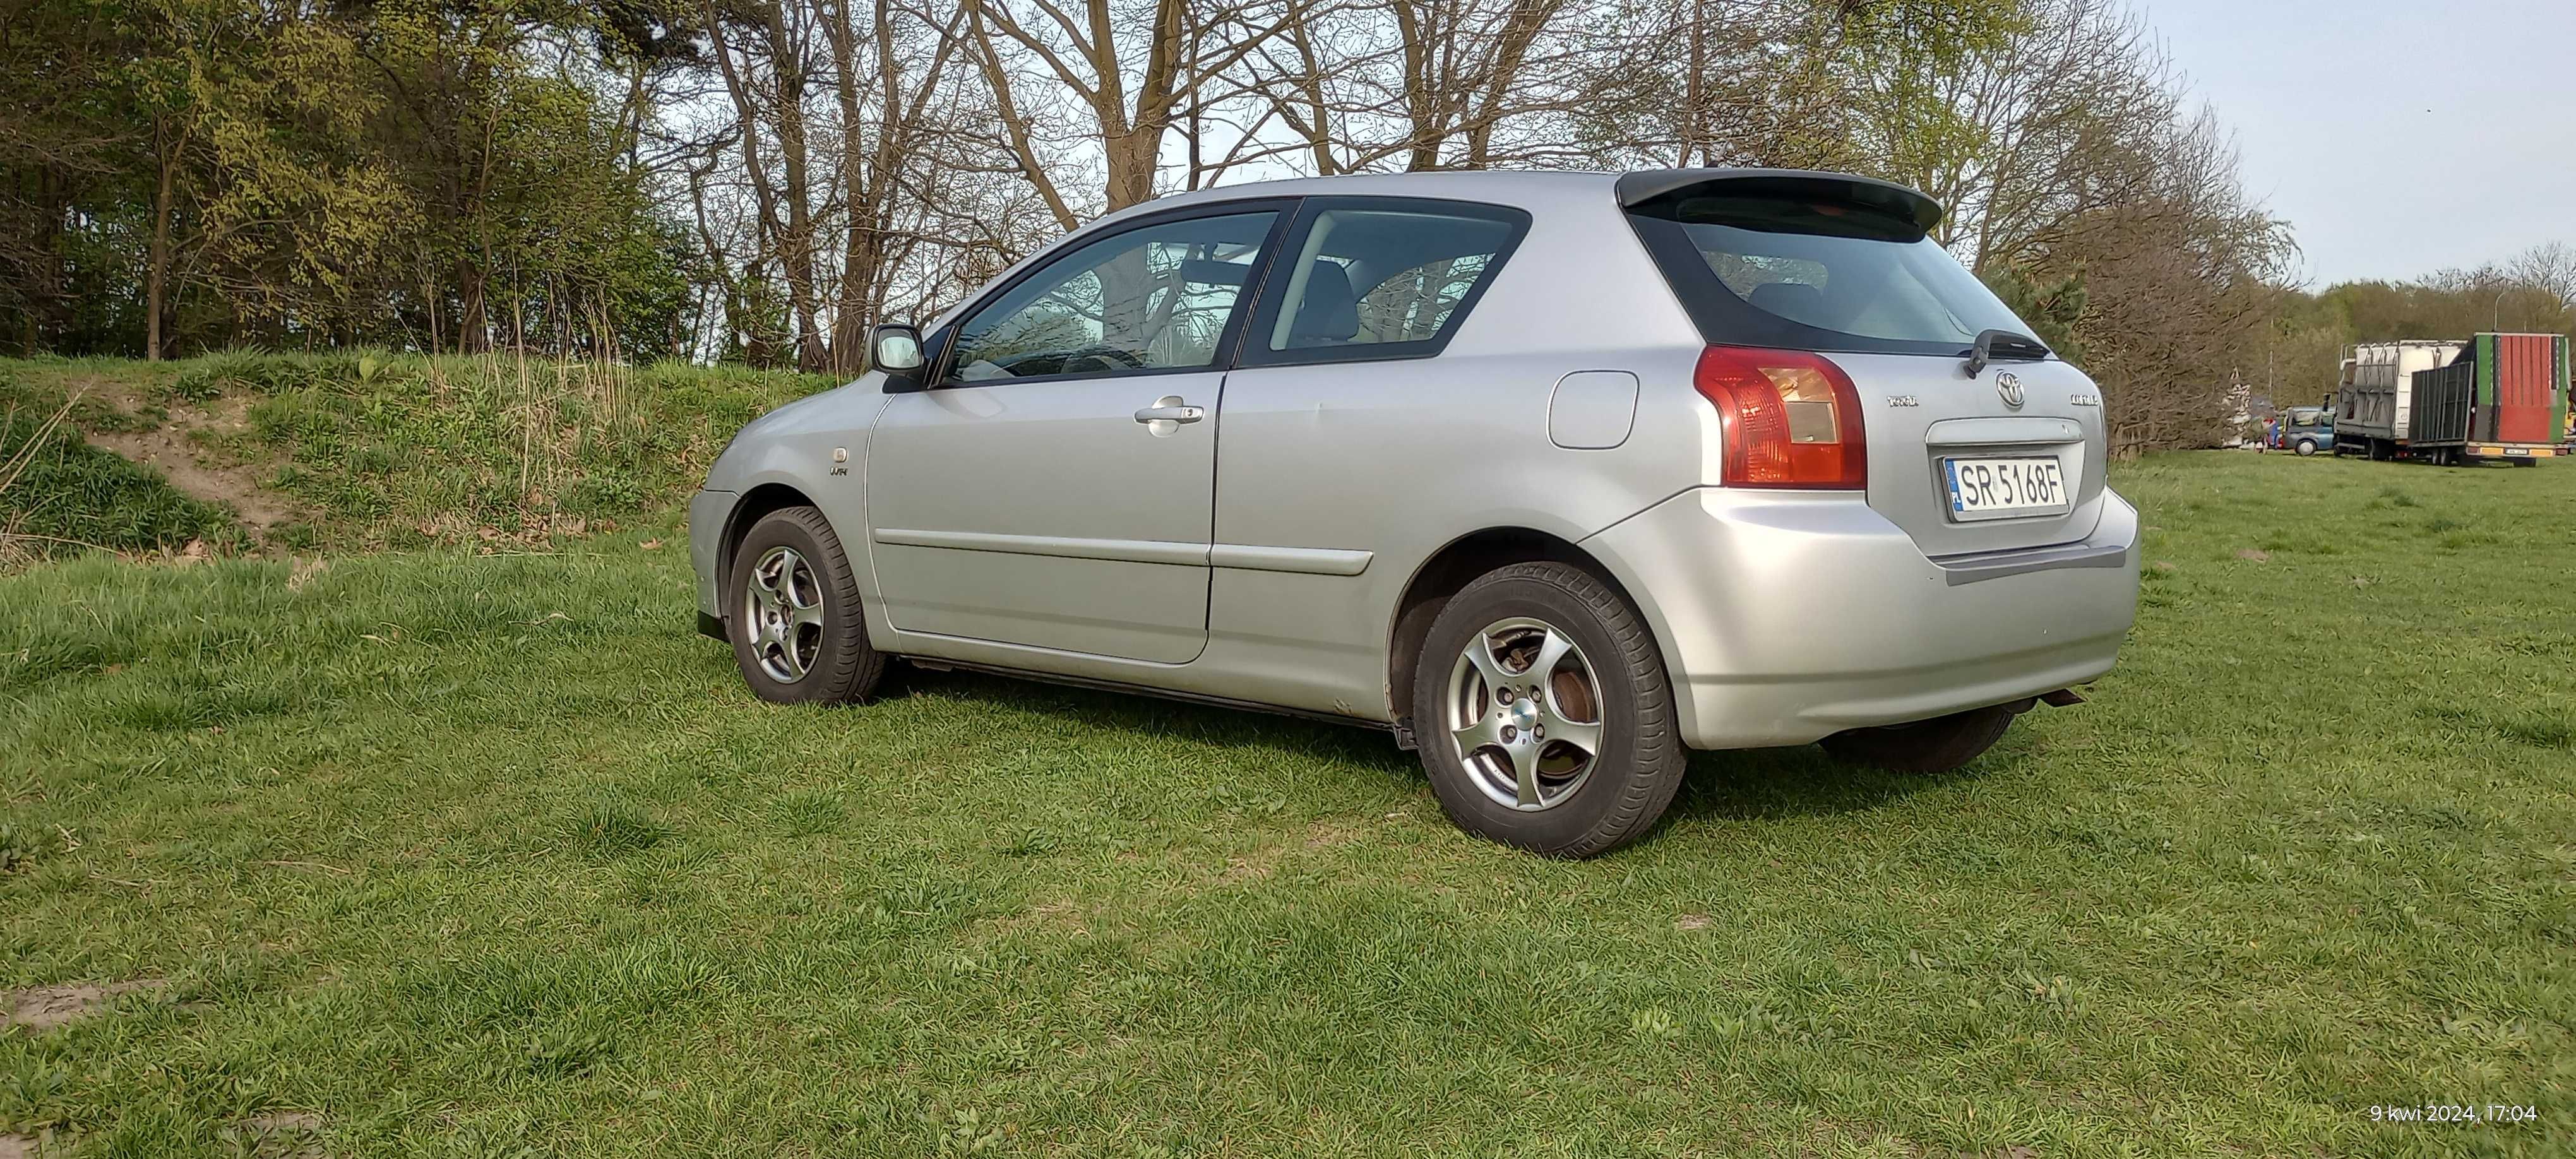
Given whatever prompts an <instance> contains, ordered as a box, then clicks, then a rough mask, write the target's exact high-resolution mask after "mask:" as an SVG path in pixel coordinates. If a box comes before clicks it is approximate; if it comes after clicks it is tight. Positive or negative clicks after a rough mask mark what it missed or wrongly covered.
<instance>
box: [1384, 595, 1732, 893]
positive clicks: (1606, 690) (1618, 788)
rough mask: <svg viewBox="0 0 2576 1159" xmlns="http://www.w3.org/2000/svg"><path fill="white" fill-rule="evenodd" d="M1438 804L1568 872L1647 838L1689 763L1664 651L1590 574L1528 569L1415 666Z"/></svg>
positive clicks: (1428, 643) (1455, 624) (1418, 711)
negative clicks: (1567, 864)
mask: <svg viewBox="0 0 2576 1159" xmlns="http://www.w3.org/2000/svg"><path fill="white" fill-rule="evenodd" d="M1413 684H1414V687H1413V721H1414V730H1415V734H1416V736H1417V737H1418V738H1419V740H1418V744H1419V747H1420V749H1421V754H1422V765H1423V768H1424V770H1425V771H1426V772H1427V773H1428V774H1429V776H1430V779H1431V790H1432V792H1433V794H1434V795H1436V796H1438V797H1439V799H1440V807H1441V809H1442V810H1443V811H1445V812H1447V813H1448V814H1449V819H1450V820H1451V821H1454V822H1456V823H1457V825H1458V827H1459V828H1461V829H1465V830H1466V831H1468V832H1470V833H1474V834H1477V835H1479V836H1483V837H1489V838H1492V839H1494V840H1496V841H1500V842H1503V843H1505V844H1507V845H1516V846H1519V847H1521V848H1523V849H1527V850H1531V851H1533V852H1537V853H1544V854H1547V855H1549V856H1554V857H1590V856H1594V855H1596V854H1600V853H1605V852H1608V851H1609V850H1611V849H1615V848H1617V847H1619V846H1620V845H1623V844H1625V843H1627V842H1629V841H1632V840H1635V839H1636V838H1638V837H1640V836H1642V835H1644V834H1645V833H1646V831H1647V830H1649V829H1651V828H1653V827H1654V824H1655V821H1656V820H1657V819H1658V818H1660V817H1661V816H1663V812H1664V809H1665V807H1666V806H1668V805H1670V804H1672V799H1673V794H1674V792H1675V791H1676V790H1677V789H1679V788H1680V787H1681V779H1682V771H1683V768H1684V767H1685V765H1686V764H1687V762H1688V758H1689V753H1688V751H1687V750H1686V749H1684V748H1683V746H1682V743H1681V738H1680V737H1679V736H1677V735H1676V734H1675V732H1674V727H1673V698H1672V688H1671V685H1670V684H1669V683H1668V682H1667V680H1666V678H1665V675H1664V662H1663V657H1662V655H1661V653H1659V652H1658V651H1657V650H1656V648H1655V641H1654V635H1653V633H1651V632H1648V631H1647V630H1646V627H1645V624H1644V623H1643V622H1642V621H1641V620H1639V619H1638V617H1637V614H1636V612H1635V610H1633V609H1631V608H1630V607H1629V606H1628V602H1627V600H1625V599H1624V598H1622V597H1621V596H1620V595H1619V593H1618V592H1616V591H1614V590H1612V589H1611V588H1610V586H1609V585H1607V584H1605V583H1603V582H1601V580H1600V579H1598V578H1596V577H1594V576H1593V575H1591V574H1590V573H1588V572H1586V571H1584V570H1583V569H1581V568H1578V567H1573V566H1571V565H1568V564H1562V563H1524V564H1514V565H1512V566H1509V567H1505V568H1500V569H1497V570H1495V571H1492V572H1488V573H1487V574H1486V575H1484V576H1483V577H1482V578H1480V579H1478V580H1476V581H1475V582H1474V583H1471V584H1468V585H1467V586H1466V588H1465V589H1464V590H1462V591H1460V592H1459V593H1458V594H1457V595H1456V596H1455V597H1453V598H1451V599H1450V601H1449V603H1448V605H1447V606H1446V607H1444V608H1443V609H1442V610H1441V612H1440V615H1439V618H1438V619H1436V620H1434V621H1433V622H1432V625H1431V632H1430V635H1429V636H1428V637H1427V638H1426V639H1425V640H1424V641H1423V649H1422V654H1421V658H1420V661H1419V662H1418V663H1417V664H1415V666H1414V679H1413Z"/></svg>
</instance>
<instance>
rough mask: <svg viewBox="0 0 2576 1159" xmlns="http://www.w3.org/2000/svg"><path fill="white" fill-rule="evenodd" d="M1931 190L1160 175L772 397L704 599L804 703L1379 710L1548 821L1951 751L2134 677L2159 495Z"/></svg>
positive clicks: (1606, 844) (1524, 831)
mask: <svg viewBox="0 0 2576 1159" xmlns="http://www.w3.org/2000/svg"><path fill="white" fill-rule="evenodd" d="M1940 216H1941V209H1940V207H1939V206H1938V205H1937V204H1935V203H1934V202H1933V201H1931V200H1930V199H1929V198H1927V197H1925V196H1923V195H1922V194H1920V193H1917V192H1914V191H1912V190H1909V189H1906V188H1903V187H1900V186H1896V185H1890V184H1887V183H1884V182H1879V181H1874V180H1869V179H1866V178H1861V177H1854V176H1849V175H1841V174H1827V173H1806V172H1790V171H1778V170H1674V171H1663V172H1645V173H1628V174H1578V173H1511V174H1505V173H1442V174H1409V175H1402V176H1393V175H1390V176H1362V177H1338V178H1325V179H1313V180H1300V181H1285V182H1278V183H1271V184H1262V185H1249V186H1242V187H1235V188H1226V189H1219V190H1211V191H1203V192H1197V193H1190V194H1185V195H1181V196H1175V197H1170V198H1165V199H1163V200H1159V201H1155V202H1152V203H1150V204H1148V205H1143V206H1139V207H1136V208H1134V209H1130V210H1127V211H1125V212H1122V213H1118V214H1115V215H1112V216H1110V217H1107V218H1105V219H1103V220H1101V221H1100V222H1098V223H1096V224H1094V225H1092V226H1090V227H1088V228H1086V229H1083V230H1081V231H1079V232H1077V233H1075V234H1073V235H1072V236H1070V237H1068V238H1066V239H1065V240H1063V241H1062V242H1060V243H1058V244H1057V245H1055V246H1054V247H1052V248H1050V249H1048V250H1047V251H1045V252H1043V253H1040V254H1038V255H1036V256H1035V257H1032V258H1030V259H1028V260H1027V261H1025V262H1022V263H1020V264H1019V265H1018V266H1017V267H1015V268H1013V269H1012V270H1010V271H1009V272H1007V273H1006V274H1005V275H1003V276H1002V277H1001V279H1000V280H998V281H996V282H995V283H993V285H992V286H990V287H989V288H987V289H985V290H984V291H982V292H981V293H979V294H977V295H976V296H974V297H973V298H972V299H971V300H969V301H967V302H965V303H964V304H963V305H961V306H959V307H957V308H956V309H954V310H952V311H950V312H948V313H947V314H946V315H944V316H942V317H940V318H939V319H937V320H935V321H933V322H931V323H929V324H928V325H926V326H923V327H920V328H918V329H916V328H914V327H910V326H885V327H880V328H879V329H878V330H877V332H876V333H875V335H874V336H873V346H874V356H875V364H876V366H877V367H878V369H877V370H876V371H873V372H871V373H869V374H867V375H865V376H863V377H861V378H859V379H858V380H857V381H855V382H852V383H850V384H849V385H847V386H844V387H842V388H840V389H837V390H832V391H828V392H825V393H823V394H820V395H816V396H814V397H812V398H808V399H804V400H801V401H799V402H796V403H793V404H791V405H788V406H784V407H781V408H779V409H777V410H776V411H773V412H771V413H769V414H767V415H764V416H762V417H761V418H759V419H758V420H756V421H754V422H753V423H751V424H750V425H749V426H747V427H746V428H744V430H743V432H742V433H741V435H740V436H739V437H737V438H736V439H735V440H734V442H733V444H732V445H731V446H730V447H729V448H727V449H726V451H725V452H724V454H723V455H722V456H721V457H720V458H719V459H718V461H717V462H716V464H715V466H714V468H713V470H712V471H711V473H710V475H709V478H708V479H707V483H706V488H705V490H703V491H702V492H700V493H699V494H698V495H697V496H696V498H695V500H694V501H693V503H692V505H691V508H690V554H691V558H692V561H693V562H694V564H695V567H696V570H697V576H698V604H699V626H700V628H701V630H703V631H705V632H707V633H708V634H709V635H713V636H716V637H718V638H721V639H726V640H729V641H730V642H731V643H732V645H733V650H734V656H735V658H736V660H737V661H738V662H739V664H740V666H741V669H742V673H743V677H744V679H745V680H747V681H748V682H749V683H750V686H751V688H752V690H753V691H754V692H755V693H757V694H758V695H759V696H760V697H762V698H764V699H767V700H772V701H807V702H833V703H839V702H850V701H862V700H865V699H866V698H867V697H868V696H869V694H870V693H871V691H872V690H873V689H875V688H876V686H877V683H878V680H879V679H880V677H881V675H882V674H883V672H884V670H885V666H886V663H887V660H888V658H889V657H894V656H901V657H904V658H906V659H907V660H909V661H910V662H911V663H914V664H916V665H921V666H925V667H930V668H966V669H977V670H984V671H991V672H1000V673H1010V674H1018V675H1029V676H1036V677H1041V678H1045V679H1051V680H1059V681H1067V682H1072V683H1076V684H1084V685H1092V686H1098V687H1103V688H1112V689H1126V690H1133V691H1138V692H1149V693H1154V694H1159V695H1165V696H1175V697H1181V698H1186V699H1190V700H1198V701H1205V702H1210V703H1216V704H1225V705H1238V706H1243V707H1248V708H1260V709H1267V710H1272V711H1284V712H1290V713H1297V714H1304V715H1310V716H1317V717H1323V718H1328V719H1332V720H1336V721H1343V722H1352V723H1361V724H1367V725H1373V726H1376V727H1380V728H1385V729H1388V730H1390V731H1391V732H1392V733H1393V734H1394V737H1395V741H1396V743H1397V744H1399V745H1402V746H1405V747H1408V748H1414V749H1418V750H1419V752H1420V755H1421V759H1422V763H1423V766H1424V768H1425V769H1427V770H1428V772H1429V778H1430V783H1431V787H1432V789H1433V790H1434V792H1435V793H1436V794H1437V795H1438V797H1439V800H1440V803H1441V805H1442V807H1443V808H1444V809H1445V810H1446V811H1447V812H1448V814H1449V816H1450V817H1451V818H1452V819H1453V820H1455V821H1456V822H1457V823H1458V824H1459V825H1461V826H1463V827H1465V828H1466V829H1468V830H1470V831H1472V832H1475V833H1479V834H1483V835H1486V836H1489V837H1492V838H1495V839H1498V840H1501V841H1505V842H1509V843H1511V844H1514V845H1518V846H1522V847H1524V848H1528V849H1531V850H1536V851H1539V852H1542V853H1548V854H1555V855H1561V856H1584V855H1590V854H1595V853H1599V852H1602V851H1604V850H1608V849H1611V848H1613V847H1615V846H1617V845H1619V844H1621V843H1623V842H1626V841H1628V840H1631V839H1633V838H1635V837H1637V836H1638V835H1640V834H1642V833H1644V832H1645V831H1646V830H1647V829H1648V828H1650V827H1651V826H1652V825H1653V824H1654V823H1655V821H1656V818H1657V817H1658V815H1660V814H1661V813H1662V812H1663V811H1664V808H1665V806H1666V805H1667V804H1668V803H1669V802H1670V801H1671V800H1672V798H1673V794H1674V791H1675V789H1676V788H1677V787H1678V786H1679V784H1680V781H1681V777H1682V771H1683V767H1684V764H1685V760H1686V757H1687V754H1688V751H1689V750H1691V749H1734V748H1747V747H1754V746H1772V745H1794V744H1806V743H1809V742H1815V741H1822V742H1823V744H1824V745H1825V747H1826V749H1827V750H1828V751H1829V752H1831V753H1833V754H1835V755H1837V756H1839V757H1842V758H1846V759H1849V760H1853V761H1858V762H1862V763H1867V764H1872V765H1877V766H1881V767H1885V768H1890V769H1898V770H1914V771H1935V770H1945V769H1950V768H1954V767H1957V766H1959V765H1961V764H1963V763H1965V762H1967V761H1969V760H1971V759H1973V758H1975V757H1976V756H1977V755H1978V754H1980V753H1982V752H1984V751H1985V750H1986V749H1987V748H1988V747H1989V746H1991V745H1993V744H1994V743H1995V741H1996V740H1997V739H1998V738H1999V737H2001V736H2002V735H2003V733H2004V731H2005V729H2006V728H2007V727H2008V726H2009V725H2010V724H2011V722H2012V720H2013V718H2014V716H2015V715H2016V714H2018V713H2021V712H2024V711H2027V710H2029V709H2030V708H2031V707H2032V706H2033V705H2034V703H2036V702H2038V701H2048V702H2050V703H2071V702H2073V701H2074V700H2076V699H2077V697H2076V696H2075V694H2074V693H2073V692H2072V691H2071V686H2073V685H2076V684H2079V683H2082V682H2084V681H2088V680H2091V679H2093V678H2094V677H2097V676H2100V675H2101V674H2102V673H2103V672H2104V671H2105V670H2107V669H2109V668H2110V667H2111V665H2112V662H2113V660H2114V659H2115V657H2116V655H2117V653H2118V651H2119V647H2120V643H2121V640H2122V638H2123V636H2124V635H2125V634H2126V631H2127V629H2128V627H2129V624H2130V620H2131V618H2132V616H2133V615H2134V613H2135V608H2136V601H2137V585H2138V558H2137V548H2136V543H2137V534H2138V522H2137V516H2136V512H2135V511H2134V510H2133V509H2131V508H2130V506H2129V505H2128V504H2127V503H2124V502H2122V501H2121V499H2120V498H2119V497H2118V496H2117V495H2114V494H2112V493H2111V492H2110V491H2109V490H2108V489H2106V488H2105V487H2104V486H2103V465H2104V464H2103V459H2104V454H2103V451H2104V431H2103V419H2102V408H2101V396H2100V394H2099V393H2098V391H2097V390H2096V388H2095V386H2094V384H2093V383H2092V381H2091V380H2089V379H2087V378H2086V377H2085V375H2084V374H2083V372H2081V371H2079V370H2078V369H2076V368H2075V367H2074V366H2072V365H2069V364H2068V363H2066V362H2064V361H2062V360H2059V359H2056V358H2054V357H2052V356H2050V354H2049V352H2048V350H2047V349H2046V348H2045V347H2044V346H2041V345H2040V344H2039V343H2038V342H2036V341H2034V340H2033V339H2031V338H2029V337H2027V336H2026V335H2027V334H2028V327H2026V326H2025V325H2024V324H2023V323H2021V322H2020V321H2019V320H2017V319H2016V318H2015V317H2014V316H2013V315H2012V313H2011V312H2010V311H2009V310H2007V309H2006V308H2005V307H2004V305H2003V304H2002V303H2001V302H1999V301H1998V300H1997V299H1996V298H1995V297H1994V295H1992V294H1990V293H1988V292H1987V290H1986V288H1985V287H1984V286H1983V285H1981V284H1980V283H1979V282H1978V281H1977V280H1976V278H1974V277H1973V276H1971V275H1969V274H1968V273H1967V272H1966V271H1965V270H1964V269H1962V268H1961V267H1960V266H1959V265H1958V263H1957V262H1955V261H1953V260H1952V259H1951V257H1950V255H1949V254H1948V253H1946V252H1944V251H1943V249H1942V248H1941V246H1940V245H1939V244H1938V243H1937V242H1935V241H1933V240H1931V239H1930V238H1929V237H1928V236H1927V235H1928V233H1929V231H1930V230H1931V229H1932V228H1933V227H1934V226H1935V225H1936V224H1937V223H1938V222H1939V220H1940Z"/></svg>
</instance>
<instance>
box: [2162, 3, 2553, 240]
mask: <svg viewBox="0 0 2576 1159" xmlns="http://www.w3.org/2000/svg"><path fill="white" fill-rule="evenodd" d="M2131 2H2132V3H2133V4H2135V5H2136V6H2137V8H2138V9H2139V10H2140V11H2142V12H2143V13H2144V14H2145V15H2146V17H2147V19H2148V21H2149V22H2150V23H2152V24H2153V25H2154V27H2155V31H2156V34H2157V35H2158V36H2159V37H2160V38H2162V39H2163V41H2164V43H2165V45H2166V48H2167V49H2168V50H2169V51H2170V53H2171V54H2172V57H2173V60H2174V63H2175V64H2176V65H2177V66H2178V67H2180V68H2181V69H2182V70H2183V71H2184V72H2185V73H2186V74H2188V76H2189V79H2190V82H2191V85H2192V89H2193V91H2194V92H2195V93H2196V94H2198V95H2199V96H2201V97H2203V98H2205V99H2207V100H2208V101H2209V102H2210V103H2211V104H2212V105H2213V106H2215V107H2216V108H2217V110H2218V114H2219V116H2220V117H2221V118H2222V119H2223V120H2224V121H2225V122H2226V123H2227V124H2228V126H2229V127H2230V128H2232V129H2234V130H2235V131H2236V133H2237V137H2238V143H2239V145H2240V146H2241V148H2242V150H2243V154H2244V173H2245V182H2246V186H2247V188H2248V189H2249V190H2250V191H2252V192H2253V194H2254V195H2255V196H2256V197H2259V198H2261V199H2262V200H2263V201H2264V202H2265V203H2266V204H2267V205H2268V206H2269V207H2270V209H2271V211H2272V212H2273V213H2274V214H2275V215H2276V216H2281V217H2286V218H2288V219H2289V220H2290V223H2291V225H2292V227H2293V228H2294V229H2295V230H2296V231H2297V235H2298V239H2299V245H2300V248H2301V249H2302V250H2304V251H2305V256H2304V258H2303V261H2304V264H2305V267H2306V272H2307V275H2308V277H2309V279H2310V281H2311V283H2312V285H2313V286H2315V287H2317V288H2322V287H2323V286H2325V285H2326V284H2328V283H2332V282H2339V281H2349V280H2353V279H2357V278H2390V279H2397V278H2411V277H2416V276H2418V275H2422V274H2427V273H2431V272H2432V271H2434V270H2437V269H2442V268H2444V267H2448V266H2463V267H2466V266H2476V265H2480V264H2482V263H2485V262H2490V261H2501V260H2503V259H2505V258H2508V257H2511V256H2512V255H2514V254H2515V253H2518V252H2520V251H2522V250H2524V249H2526V248H2529V247H2530V246H2533V245H2536V244H2539V243H2541V242H2545V241H2565V242H2569V243H2571V244H2576V2H2571V0H2518V2H2517V0H2463V2H2460V3H2450V4H2432V3H2422V2H2420V0H2419V2H2416V3H2406V2H2403V0H2348V2H2343V3H2332V2H2327V0H2131ZM2506 174H2510V175H2511V179H2510V180H2505V179H2503V178H2504V176H2505V175H2506Z"/></svg>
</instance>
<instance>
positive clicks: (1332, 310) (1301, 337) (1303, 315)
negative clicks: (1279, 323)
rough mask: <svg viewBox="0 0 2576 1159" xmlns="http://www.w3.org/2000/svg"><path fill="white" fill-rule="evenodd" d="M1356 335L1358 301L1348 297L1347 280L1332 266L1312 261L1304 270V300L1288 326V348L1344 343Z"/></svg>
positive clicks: (1337, 266)
mask: <svg viewBox="0 0 2576 1159" xmlns="http://www.w3.org/2000/svg"><path fill="white" fill-rule="evenodd" d="M1359 332H1360V300H1359V296H1358V295H1356V294H1353V293H1351V276H1350V275H1349V274H1347V273H1344V272H1342V267H1341V266H1340V265H1338V264H1336V263H1333V262H1328V261H1325V260H1323V259H1321V258H1318V259H1316V261H1315V263H1314V264H1313V265H1311V266H1308V267H1307V268H1306V296H1305V298H1304V299H1303V300H1301V301H1299V302H1298V303H1297V317H1296V319H1295V320H1294V321H1292V322H1290V323H1289V324H1288V345H1290V346H1320V345H1323V344H1325V343H1328V342H1347V341H1349V340H1350V338H1351V336H1352V335H1355V334H1357V333H1359Z"/></svg>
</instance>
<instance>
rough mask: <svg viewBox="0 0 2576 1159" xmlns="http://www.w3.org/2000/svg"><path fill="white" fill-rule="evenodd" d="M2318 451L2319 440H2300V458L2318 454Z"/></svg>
mask: <svg viewBox="0 0 2576 1159" xmlns="http://www.w3.org/2000/svg"><path fill="white" fill-rule="evenodd" d="M2316 453H2317V441H2316V440H2315V439H2301V440H2299V457H2300V458H2302V459H2304V458H2307V457H2308V456H2310V455H2313V454H2316Z"/></svg>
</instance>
